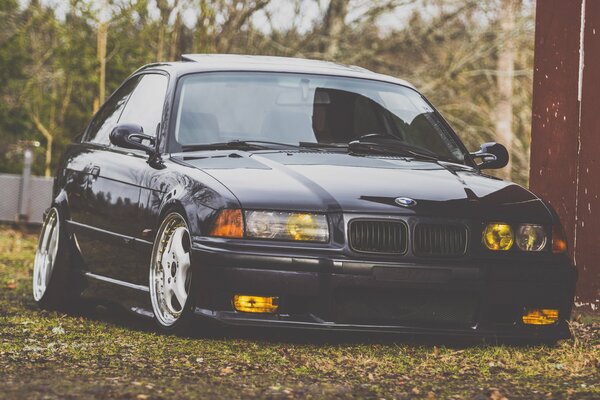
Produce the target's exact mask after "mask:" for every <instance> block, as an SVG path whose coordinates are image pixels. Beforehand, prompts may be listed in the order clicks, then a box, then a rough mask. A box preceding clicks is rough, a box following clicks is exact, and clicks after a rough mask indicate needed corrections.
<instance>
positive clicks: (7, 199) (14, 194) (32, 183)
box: [0, 150, 53, 224]
mask: <svg viewBox="0 0 600 400" xmlns="http://www.w3.org/2000/svg"><path fill="white" fill-rule="evenodd" d="M24 155H25V160H24V161H25V162H24V168H23V173H22V174H21V175H11V174H0V222H25V223H29V224H41V223H42V222H43V215H44V211H45V210H46V208H48V206H49V205H50V202H51V199H52V183H53V179H52V178H44V177H41V176H31V158H32V153H31V151H30V150H26V151H25V154H24Z"/></svg>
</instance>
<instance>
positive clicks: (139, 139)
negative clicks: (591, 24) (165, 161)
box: [109, 124, 156, 155]
mask: <svg viewBox="0 0 600 400" xmlns="http://www.w3.org/2000/svg"><path fill="white" fill-rule="evenodd" d="M109 137H110V142H111V143H112V144H114V145H115V146H118V147H123V148H125V149H136V150H143V151H145V152H146V153H148V154H150V155H155V154H156V149H155V148H154V147H153V146H154V144H155V143H156V139H155V138H154V137H152V136H149V135H146V134H145V133H144V129H143V128H142V127H141V126H140V125H137V124H118V125H117V126H115V127H114V128H113V130H112V132H110V136H109ZM144 141H148V142H149V143H150V144H149V145H147V144H144Z"/></svg>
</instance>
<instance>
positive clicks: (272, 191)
mask: <svg viewBox="0 0 600 400" xmlns="http://www.w3.org/2000/svg"><path fill="white" fill-rule="evenodd" d="M184 161H185V162H186V163H188V164H189V165H191V166H193V167H196V168H199V169H202V170H203V171H205V172H206V173H208V174H210V175H212V176H213V177H214V178H216V179H218V180H219V181H220V182H221V183H223V184H224V185H225V186H227V187H228V188H229V190H231V192H232V193H233V194H234V195H235V196H236V197H237V199H238V200H239V202H240V203H241V206H242V207H243V208H245V209H253V208H256V209H286V210H304V211H344V212H369V213H387V214H389V213H394V214H407V215H411V214H419V215H431V216H448V217H478V216H480V217H482V218H504V219H507V220H519V219H523V218H527V219H528V220H529V221H539V222H547V221H549V220H550V219H551V217H550V214H549V212H548V210H547V208H546V207H545V205H544V204H543V202H542V201H541V200H540V199H539V198H537V197H536V196H535V195H534V194H532V193H531V192H529V191H528V190H526V189H524V188H522V187H521V186H519V185H516V184H514V183H511V182H507V181H502V180H499V179H496V178H492V177H488V176H484V175H481V174H479V173H477V171H476V170H474V169H472V168H469V167H464V166H457V165H454V164H448V163H442V162H439V163H436V162H430V161H420V160H419V161H417V160H412V159H406V158H402V157H381V156H357V155H352V154H345V153H335V152H331V153H329V152H319V151H257V152H243V151H233V152H232V151H220V152H214V151H212V152H202V153H194V154H186V157H185V158H184ZM398 197H408V198H410V199H413V200H415V201H416V204H415V205H413V206H411V207H402V206H399V205H397V204H396V203H395V202H394V200H395V199H396V198H398Z"/></svg>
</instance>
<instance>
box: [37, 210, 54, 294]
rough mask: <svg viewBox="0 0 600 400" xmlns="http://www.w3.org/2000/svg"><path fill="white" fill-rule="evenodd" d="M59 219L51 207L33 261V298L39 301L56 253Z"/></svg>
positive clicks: (44, 290)
mask: <svg viewBox="0 0 600 400" xmlns="http://www.w3.org/2000/svg"><path fill="white" fill-rule="evenodd" d="M59 233H60V220H59V218H58V211H57V210H56V208H51V209H50V211H49V212H48V215H46V219H45V220H44V226H43V227H42V232H41V233H40V238H39V240H38V246H37V250H36V253H35V259H34V261H33V298H34V299H35V301H40V300H41V299H42V297H44V293H46V288H47V287H48V284H49V283H50V278H51V277H52V270H53V269H54V263H55V262H56V254H57V253H58V240H59Z"/></svg>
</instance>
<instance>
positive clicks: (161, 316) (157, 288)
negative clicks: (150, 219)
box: [148, 211, 194, 333]
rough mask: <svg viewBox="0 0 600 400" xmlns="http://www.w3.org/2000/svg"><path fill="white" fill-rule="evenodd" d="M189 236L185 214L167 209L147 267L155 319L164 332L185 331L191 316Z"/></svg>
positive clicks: (192, 304) (192, 305)
mask: <svg viewBox="0 0 600 400" xmlns="http://www.w3.org/2000/svg"><path fill="white" fill-rule="evenodd" d="M191 248H192V243H191V236H190V232H189V228H188V224H187V222H186V220H185V218H184V217H183V216H182V215H181V214H180V213H179V212H176V211H174V212H170V213H168V214H167V215H166V216H165V217H164V218H163V220H162V222H161V224H160V228H159V229H158V231H157V233H156V238H155V239H154V245H153V247H152V258H151V261H150V268H149V274H148V279H149V282H148V283H149V285H148V286H149V288H150V301H151V303H152V311H153V314H154V320H155V322H156V324H157V325H158V327H159V329H160V330H161V331H163V332H167V333H185V332H186V330H187V329H188V327H189V326H190V323H191V322H192V320H193V310H194V296H191V289H192V265H191Z"/></svg>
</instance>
